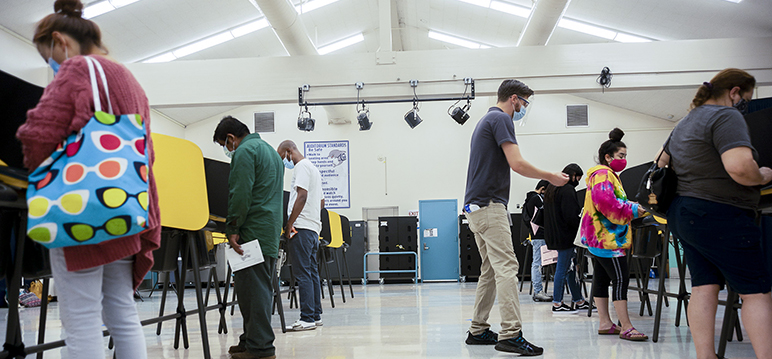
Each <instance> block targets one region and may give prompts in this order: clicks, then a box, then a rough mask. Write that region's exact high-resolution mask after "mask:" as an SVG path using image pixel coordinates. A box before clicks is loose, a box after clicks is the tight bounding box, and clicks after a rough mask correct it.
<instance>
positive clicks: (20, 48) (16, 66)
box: [0, 28, 50, 87]
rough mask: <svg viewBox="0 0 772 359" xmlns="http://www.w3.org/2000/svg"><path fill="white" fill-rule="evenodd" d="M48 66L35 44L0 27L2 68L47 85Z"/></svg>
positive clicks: (0, 63)
mask: <svg viewBox="0 0 772 359" xmlns="http://www.w3.org/2000/svg"><path fill="white" fill-rule="evenodd" d="M47 68H48V66H47V65H46V63H45V61H43V59H42V58H41V57H40V54H38V50H37V49H36V48H35V47H34V46H32V45H30V44H29V43H27V42H24V41H22V40H20V39H19V38H17V37H16V36H14V35H11V34H9V33H8V32H6V31H5V30H4V29H3V28H0V70H3V71H5V72H7V73H9V74H11V75H13V76H16V77H18V78H20V79H22V80H24V81H27V82H30V83H33V84H35V85H38V86H42V87H45V86H46V85H48V83H49V82H50V80H49V72H50V71H48V70H47Z"/></svg>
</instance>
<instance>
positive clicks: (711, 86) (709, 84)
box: [702, 82, 713, 91]
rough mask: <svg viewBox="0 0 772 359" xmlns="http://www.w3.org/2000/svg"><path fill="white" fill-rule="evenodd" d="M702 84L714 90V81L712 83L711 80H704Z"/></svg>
mask: <svg viewBox="0 0 772 359" xmlns="http://www.w3.org/2000/svg"><path fill="white" fill-rule="evenodd" d="M702 84H703V85H705V87H707V88H708V90H711V91H713V84H712V83H710V82H703V83H702Z"/></svg>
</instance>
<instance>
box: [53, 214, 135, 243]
mask: <svg viewBox="0 0 772 359" xmlns="http://www.w3.org/2000/svg"><path fill="white" fill-rule="evenodd" d="M62 226H63V227H64V231H65V232H67V235H68V236H70V238H72V239H74V240H76V241H78V242H85V241H87V240H89V239H91V238H94V235H95V234H96V232H97V231H98V230H103V231H105V232H106V233H107V234H109V235H111V236H122V235H124V234H126V233H129V230H130V229H131V216H117V217H113V218H110V219H108V220H107V222H105V223H104V224H103V225H102V226H100V227H94V226H92V225H90V224H87V223H75V222H73V223H64V224H63V225H62Z"/></svg>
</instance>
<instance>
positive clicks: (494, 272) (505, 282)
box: [466, 203, 522, 340]
mask: <svg viewBox="0 0 772 359" xmlns="http://www.w3.org/2000/svg"><path fill="white" fill-rule="evenodd" d="M508 217H509V213H507V209H506V207H505V206H504V205H503V204H501V203H491V204H490V205H488V206H487V207H483V208H480V209H478V210H476V211H474V212H472V213H467V214H466V218H467V219H468V220H469V229H470V230H471V231H472V233H474V238H475V241H476V242H477V248H478V249H479V250H480V256H481V257H482V266H481V267H480V278H479V280H478V281H477V293H476V295H475V300H474V316H473V317H472V326H471V327H470V328H469V332H470V333H472V335H478V334H480V333H482V332H483V331H485V329H487V328H490V326H491V325H490V324H488V317H489V316H490V313H491V309H492V308H493V303H494V302H495V301H496V295H497V294H498V297H499V312H500V313H501V332H500V333H499V340H505V339H509V338H513V337H515V336H517V335H518V333H519V332H520V330H521V328H522V323H520V299H519V298H518V289H517V270H518V268H519V263H518V262H517V258H516V257H515V251H514V248H513V247H512V232H511V230H510V227H509V218H508Z"/></svg>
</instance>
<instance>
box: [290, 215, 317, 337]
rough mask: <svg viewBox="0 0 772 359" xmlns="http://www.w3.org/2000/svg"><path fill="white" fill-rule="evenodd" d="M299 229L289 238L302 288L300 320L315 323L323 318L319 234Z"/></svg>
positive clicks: (299, 285) (298, 279)
mask: <svg viewBox="0 0 772 359" xmlns="http://www.w3.org/2000/svg"><path fill="white" fill-rule="evenodd" d="M297 231H298V233H297V234H295V235H294V236H293V237H292V238H291V239H290V240H289V249H290V252H289V255H290V260H291V261H292V273H293V274H294V275H295V280H297V282H298V290H300V320H302V321H304V322H308V323H313V322H314V321H317V320H321V319H322V288H321V284H320V283H319V272H318V269H317V268H318V267H317V264H316V254H317V252H318V251H319V235H318V234H317V233H316V232H314V231H312V230H309V229H302V228H297Z"/></svg>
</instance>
